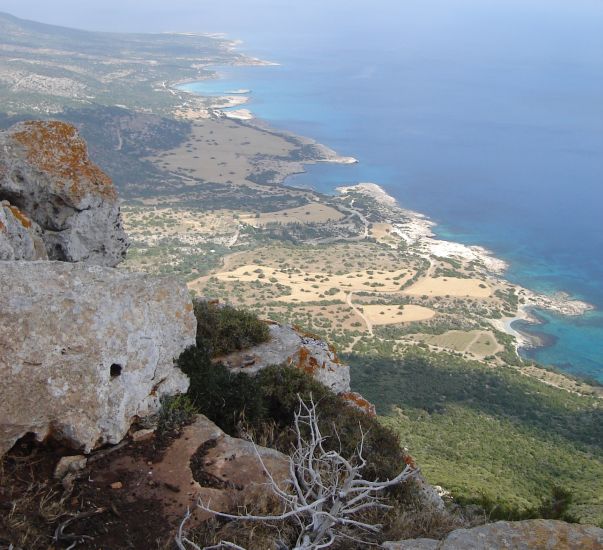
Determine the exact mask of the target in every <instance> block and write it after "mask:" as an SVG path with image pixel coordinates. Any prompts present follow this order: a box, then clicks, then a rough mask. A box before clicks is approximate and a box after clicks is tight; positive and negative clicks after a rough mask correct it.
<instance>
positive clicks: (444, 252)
mask: <svg viewBox="0 0 603 550" xmlns="http://www.w3.org/2000/svg"><path fill="white" fill-rule="evenodd" d="M237 65H250V66H252V65H259V66H262V65H278V64H277V63H271V62H267V61H262V60H259V59H256V58H249V63H247V62H245V61H241V62H236V63H234V64H233V66H237ZM210 66H211V65H208V66H207V67H210ZM204 68H205V67H204ZM217 78H219V75H218V73H214V74H212V75H211V76H209V77H208V78H207V79H200V80H195V81H191V80H188V81H186V82H177V83H173V84H172V85H171V86H177V88H176V89H177V90H178V91H179V92H183V93H185V94H187V95H188V96H192V97H194V98H195V99H197V100H198V99H200V98H201V100H202V101H203V102H208V103H210V104H209V105H207V103H204V105H203V108H204V109H205V110H206V112H207V113H208V116H210V117H217V118H230V119H234V120H237V121H238V122H240V123H243V124H248V125H251V126H254V127H258V128H262V129H264V130H269V131H270V132H273V133H275V134H278V135H281V136H286V137H288V138H290V139H294V140H295V141H296V142H298V143H300V144H302V145H304V146H311V147H312V149H313V152H314V153H316V157H315V158H305V159H301V160H299V161H292V163H293V164H296V166H299V169H297V168H296V169H295V170H293V171H290V172H289V173H285V174H283V177H282V181H281V182H280V185H286V179H287V178H288V177H289V176H291V175H293V174H296V173H300V172H303V171H304V168H303V166H304V165H305V164H314V163H319V162H328V163H334V164H355V163H357V162H358V160H357V159H356V158H354V157H346V156H341V155H339V154H338V153H337V152H336V151H334V150H333V149H331V148H329V147H328V146H326V145H323V144H321V143H318V142H317V141H316V140H314V139H312V138H307V137H304V136H300V135H297V134H295V133H293V132H289V131H283V130H276V129H274V128H273V127H271V126H270V124H269V123H268V122H266V121H263V120H261V119H257V118H256V117H255V116H254V115H253V113H252V111H251V110H250V109H246V108H243V109H236V107H240V106H241V105H245V104H246V103H248V101H249V99H250V98H249V96H247V95H245V94H247V93H250V90H249V89H244V90H243V89H241V90H234V91H231V92H230V93H227V92H224V95H220V94H218V95H203V94H202V93H198V92H194V91H191V90H187V89H184V88H182V86H184V85H186V84H194V83H197V82H203V81H204V80H211V79H217ZM243 92H245V94H243ZM336 191H337V192H338V193H339V194H345V193H346V192H350V191H355V192H360V193H363V194H366V195H368V196H370V197H372V198H373V199H374V200H375V201H377V202H378V203H380V204H381V205H383V206H385V207H386V208H389V209H391V210H394V211H396V212H397V213H402V214H403V219H402V220H400V219H398V220H392V225H393V228H394V231H395V233H396V234H397V235H398V236H399V237H401V238H402V239H403V240H404V241H405V242H406V243H407V245H413V246H415V247H416V248H418V249H419V250H422V251H423V253H424V254H425V257H433V256H436V257H443V258H460V259H462V260H464V261H467V262H476V263H478V264H480V265H481V266H482V267H483V270H484V271H485V273H487V276H488V277H491V278H492V279H494V280H496V281H497V282H503V281H504V282H505V283H507V284H508V285H510V286H512V287H513V288H514V289H515V291H516V293H517V294H518V295H519V296H520V297H521V298H522V303H520V304H519V305H518V308H517V312H516V315H515V316H513V317H505V318H502V319H488V322H489V323H490V324H491V325H492V326H493V327H494V328H495V329H496V330H499V331H501V332H504V333H505V334H508V335H510V336H512V337H513V339H514V342H515V349H516V352H517V353H518V354H519V353H520V350H522V349H533V348H536V347H543V346H542V342H541V341H540V340H539V339H538V338H536V337H535V336H532V335H529V334H526V333H523V332H521V331H519V330H517V329H515V328H513V326H512V325H513V323H515V322H516V321H524V322H527V323H530V324H534V325H538V324H540V321H539V320H538V319H537V318H536V317H535V316H534V315H532V314H531V310H532V309H536V308H540V309H544V310H548V311H552V312H555V313H558V314H561V315H564V316H579V315H583V314H584V313H586V312H587V311H591V310H593V309H595V308H594V306H592V305H591V304H588V303H586V302H583V301H580V300H576V299H573V298H572V297H571V296H570V295H569V294H567V293H565V292H558V293H555V294H553V295H545V294H539V293H537V292H534V291H532V290H530V289H527V288H524V287H522V286H520V285H517V284H512V283H510V282H508V281H506V280H505V279H504V277H503V275H504V273H505V271H506V270H507V269H508V267H509V266H508V264H507V262H505V261H504V260H502V259H500V258H497V257H495V255H494V254H493V253H492V251H490V250H488V249H486V248H485V247H482V246H479V245H466V244H462V243H458V242H454V241H448V240H443V239H439V238H437V237H436V234H435V233H434V232H433V230H432V228H433V227H435V226H436V225H437V224H436V223H435V222H433V221H432V220H430V219H429V217H428V216H426V215H425V214H422V213H420V212H416V211H412V210H407V209H404V208H403V207H401V206H400V205H399V204H398V202H397V200H396V199H395V198H394V197H392V196H391V195H389V194H388V193H387V192H386V191H385V190H384V189H383V188H382V187H381V186H379V185H378V184H375V183H358V184H356V185H351V186H345V187H339V188H337V189H336Z"/></svg>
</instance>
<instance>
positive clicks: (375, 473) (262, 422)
mask: <svg viewBox="0 0 603 550" xmlns="http://www.w3.org/2000/svg"><path fill="white" fill-rule="evenodd" d="M178 366H179V367H180V368H181V369H182V371H184V372H185V373H186V374H187V375H188V376H189V378H190V381H191V382H190V389H189V393H188V395H189V398H190V400H191V402H192V403H193V405H194V406H195V408H196V409H197V411H198V412H200V413H202V414H205V415H206V416H207V417H208V418H209V419H210V420H212V421H213V422H215V423H216V424H217V425H218V426H219V427H220V428H222V429H223V430H224V431H226V432H227V433H229V434H231V435H235V436H237V435H240V433H239V432H240V430H241V429H244V430H245V431H246V432H248V433H249V434H250V435H251V436H252V437H253V439H254V440H255V441H257V442H258V443H261V444H262V445H266V446H269V447H274V448H276V449H278V450H280V451H282V452H284V453H288V452H289V451H290V450H291V446H292V445H293V442H294V439H295V437H294V433H293V431H292V430H291V429H290V428H291V426H292V422H293V415H294V413H295V411H296V410H297V407H298V406H299V398H298V396H299V397H301V398H302V399H303V400H304V401H306V402H309V401H310V399H313V400H314V402H316V403H317V404H318V410H319V415H320V426H321V430H323V434H324V435H326V436H328V438H329V439H328V440H327V447H331V448H333V449H336V450H338V451H339V450H340V449H341V453H342V454H343V455H344V456H352V455H353V454H354V452H355V450H356V448H357V446H358V444H359V443H360V439H361V437H362V434H364V438H365V439H364V455H365V457H366V459H367V460H368V464H367V467H366V469H365V476H366V478H367V479H382V480H383V479H391V478H393V477H395V476H396V475H397V474H398V473H400V471H401V470H402V469H403V468H404V466H405V456H404V453H403V451H402V449H401V447H400V444H399V440H398V437H397V436H396V435H395V433H394V432H392V431H391V430H389V429H388V428H386V427H385V426H383V425H382V424H381V423H379V422H378V421H377V420H376V419H374V418H371V417H369V416H367V415H366V414H364V413H363V412H361V411H358V410H356V409H354V408H352V407H350V406H348V405H347V404H345V403H344V402H343V401H342V400H341V398H340V397H338V396H336V395H335V394H333V393H332V392H331V391H330V390H329V389H328V388H327V387H326V386H324V385H322V384H321V383H319V382H317V381H316V380H314V379H313V378H311V377H310V376H309V375H307V374H306V373H304V372H303V371H300V370H297V369H294V368H291V367H278V366H274V367H268V368H266V369H263V370H262V371H260V372H259V373H258V374H257V375H256V376H255V377H252V376H248V375H246V374H241V373H238V374H235V373H232V372H230V371H229V370H228V369H227V368H226V367H224V365H222V364H221V363H213V362H212V360H211V358H210V356H209V353H208V352H207V351H206V350H204V349H200V348H190V349H189V350H187V351H185V352H184V353H183V354H182V355H181V356H180V358H179V360H178Z"/></svg>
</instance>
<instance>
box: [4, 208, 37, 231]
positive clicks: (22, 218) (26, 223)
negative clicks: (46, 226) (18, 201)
mask: <svg viewBox="0 0 603 550" xmlns="http://www.w3.org/2000/svg"><path fill="white" fill-rule="evenodd" d="M8 208H9V209H10V211H11V212H12V213H13V216H14V217H15V219H16V220H17V221H18V222H19V223H20V224H21V225H22V226H23V227H25V229H29V228H30V227H31V220H30V219H29V218H28V217H27V216H26V215H25V214H23V212H21V210H19V209H18V208H17V207H16V206H9V207H8Z"/></svg>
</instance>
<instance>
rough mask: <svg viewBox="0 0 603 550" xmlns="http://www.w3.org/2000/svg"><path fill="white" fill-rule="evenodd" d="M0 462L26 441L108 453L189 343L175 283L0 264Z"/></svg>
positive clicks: (177, 375)
mask: <svg viewBox="0 0 603 550" xmlns="http://www.w3.org/2000/svg"><path fill="white" fill-rule="evenodd" d="M0 288H2V289H3V291H2V293H0V377H1V380H2V384H1V385H0V402H1V403H2V406H1V407H0V455H2V454H4V453H5V452H6V451H7V450H9V449H10V448H11V447H12V445H13V444H14V443H15V442H16V441H17V440H18V439H19V438H21V437H22V436H24V435H25V434H28V433H32V434H34V435H35V436H36V438H38V439H40V440H42V439H44V438H46V437H47V436H53V437H55V438H58V439H61V440H64V441H66V442H68V443H69V444H71V446H73V447H74V448H77V449H82V450H83V451H85V452H89V451H90V450H91V449H93V448H95V447H97V446H99V445H102V444H105V443H117V442H119V441H120V440H121V439H122V438H123V437H124V436H125V434H126V433H127V431H128V429H129V427H130V425H131V423H132V421H133V420H134V419H136V418H137V417H144V416H146V415H149V414H152V413H154V412H156V411H157V410H158V408H159V400H160V398H161V396H163V395H167V394H175V393H179V392H185V391H186V390H187V388H188V379H187V377H186V376H185V375H184V374H183V373H182V372H181V371H180V370H179V369H177V368H176V367H175V366H174V359H175V358H177V357H178V356H179V355H180V353H181V352H182V351H183V350H184V349H186V348H187V347H189V346H191V345H193V344H194V342H195V333H196V320H195V317H194V315H193V311H192V309H193V308H192V303H191V299H190V296H189V293H188V290H187V288H186V286H185V285H184V283H181V282H178V281H177V280H173V279H167V278H156V277H151V276H148V275H143V274H134V273H128V272H125V271H121V270H116V269H112V268H106V267H101V266H88V265H85V264H72V263H64V262H49V261H33V262H13V261H8V262H0Z"/></svg>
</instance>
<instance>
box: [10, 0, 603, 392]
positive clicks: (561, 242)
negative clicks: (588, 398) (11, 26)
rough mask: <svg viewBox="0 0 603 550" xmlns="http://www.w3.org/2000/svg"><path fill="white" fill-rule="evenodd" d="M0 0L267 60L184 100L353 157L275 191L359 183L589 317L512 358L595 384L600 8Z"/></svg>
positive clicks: (602, 216)
mask: <svg viewBox="0 0 603 550" xmlns="http://www.w3.org/2000/svg"><path fill="white" fill-rule="evenodd" d="M5 3H6V4H7V6H5V9H9V11H13V12H14V13H15V14H16V15H20V16H23V17H30V18H33V19H42V20H44V21H47V22H54V23H58V24H65V25H71V26H76V27H81V28H90V29H97V30H116V31H141V32H148V31H179V32H218V31H219V32H224V33H225V35H226V36H227V37H229V38H232V39H241V40H242V43H241V44H240V45H239V46H238V49H239V50H240V51H242V52H243V53H246V54H248V55H252V56H256V57H259V58H262V59H266V60H270V61H274V62H277V63H279V65H277V66H267V67H236V68H233V67H230V68H217V69H216V70H217V72H218V74H219V76H220V78H219V79H215V80H211V81H204V82H201V83H198V84H195V85H191V86H190V89H191V90H195V91H196V92H198V93H210V94H211V93H213V94H221V93H224V92H226V91H231V90H236V89H249V90H251V94H250V103H249V105H248V107H249V108H250V109H251V110H252V111H253V113H254V114H255V116H257V117H259V118H262V119H265V120H267V121H269V122H270V123H271V124H272V125H273V126H275V127H277V128H281V129H284V130H290V131H293V132H296V133H298V134H302V135H306V136H309V137H312V138H315V139H316V140H317V141H319V142H321V143H324V144H326V145H328V146H330V147H332V148H333V149H335V150H336V151H337V152H338V153H340V154H341V155H349V156H354V157H356V158H357V159H358V160H359V161H360V162H359V164H357V165H353V166H341V165H328V164H318V165H314V166H308V168H307V171H306V173H305V174H302V175H298V176H295V177H292V178H290V179H289V180H288V181H287V183H288V184H290V185H300V186H311V187H313V188H316V189H318V190H320V191H323V192H333V190H334V188H335V187H338V186H340V185H346V184H353V183H357V182H374V183H377V184H379V185H381V186H382V187H384V188H385V189H386V190H387V192H388V193H390V194H391V195H393V196H394V197H395V198H396V199H397V200H398V202H399V203H400V204H401V205H402V206H403V207H405V208H409V209H413V210H417V211H419V212H423V213H425V214H427V215H428V216H429V217H430V218H431V219H432V220H433V221H435V222H436V223H437V224H438V225H437V226H436V228H435V230H436V233H437V234H438V236H439V237H440V238H443V239H448V240H452V241H458V242H462V243H466V244H478V245H482V246H485V247H486V248H488V249H490V250H491V251H492V252H493V253H494V254H495V255H496V256H498V257H500V258H502V259H504V260H506V261H507V262H508V263H509V266H510V267H509V271H508V273H507V278H508V279H510V280H512V281H513V282H516V283H518V284H521V285H523V286H526V287H528V288H531V289H534V290H537V291H541V292H547V293H553V292H559V291H563V292H567V293H569V294H570V295H571V296H574V297H576V298H579V299H581V300H585V301H587V302H589V303H591V304H593V305H594V306H595V307H596V309H595V310H594V311H592V312H590V313H587V314H586V315H583V316H580V317H563V316H559V315H555V314H552V313H550V312H546V311H537V312H535V313H536V314H537V315H538V317H539V319H540V320H541V324H539V325H536V326H527V325H525V324H523V325H522V324H520V325H519V326H518V325H517V324H516V325H515V327H516V328H520V329H521V330H523V331H529V332H532V333H536V334H537V335H538V336H539V337H540V338H541V340H542V342H543V343H544V344H545V345H543V346H541V347H539V348H535V349H530V350H523V352H522V353H523V354H524V355H525V356H527V357H529V358H531V359H534V360H536V361H539V362H540V363H543V364H546V365H552V366H555V367H557V368H560V369H563V370H565V371H567V372H569V373H572V374H577V375H581V376H589V377H591V378H595V379H598V380H600V381H603V2H601V0H487V1H485V0H454V1H451V0H371V1H370V2H367V1H366V0H305V1H304V2H292V1H290V0H254V1H253V2H251V1H249V0H222V1H221V2H216V1H215V0H175V1H174V2H169V3H168V2H165V1H164V0H148V2H145V9H144V10H141V9H140V4H139V3H138V2H123V1H120V2H117V1H116V0H107V1H106V2H103V3H102V4H101V3H94V2H92V3H76V2H73V1H72V0H57V1H56V2H52V3H48V4H47V5H41V4H40V3H39V2H29V1H24V0H18V1H17V0H14V1H13V0H6V2H5ZM62 7H69V9H61V8H62Z"/></svg>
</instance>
